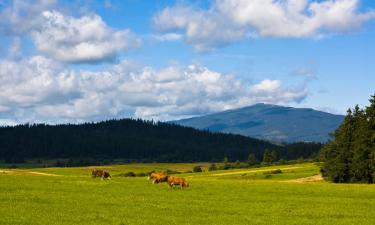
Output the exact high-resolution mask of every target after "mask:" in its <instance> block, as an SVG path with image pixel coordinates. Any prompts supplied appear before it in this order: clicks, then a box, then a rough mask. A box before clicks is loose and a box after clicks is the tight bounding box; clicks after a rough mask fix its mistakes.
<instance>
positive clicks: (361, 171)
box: [349, 105, 372, 183]
mask: <svg viewBox="0 0 375 225" xmlns="http://www.w3.org/2000/svg"><path fill="white" fill-rule="evenodd" d="M353 126H354V127H353V134H352V136H353V142H352V145H351V152H350V153H351V156H350V157H351V164H350V165H349V166H350V181H351V182H355V183H371V182H372V178H371V172H370V170H369V155H370V149H369V129H368V128H369V127H368V122H367V118H366V114H365V112H364V110H361V109H360V108H359V106H358V105H356V107H355V108H354V111H353Z"/></svg>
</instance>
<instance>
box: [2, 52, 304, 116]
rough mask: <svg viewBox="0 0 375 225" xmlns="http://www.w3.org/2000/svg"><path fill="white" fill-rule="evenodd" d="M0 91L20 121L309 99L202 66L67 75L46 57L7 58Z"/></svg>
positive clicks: (298, 91) (125, 67)
mask: <svg viewBox="0 0 375 225" xmlns="http://www.w3.org/2000/svg"><path fill="white" fill-rule="evenodd" d="M0 88H1V90H2V92H1V93H0V116H1V118H2V122H4V121H13V122H14V121H15V122H17V123H22V122H48V123H56V122H82V121H97V120H103V119H108V118H121V117H141V118H145V119H156V120H171V119H178V118H184V117H190V116H196V115H202V114H207V113H211V112H217V111H221V110H227V109H232V108H237V107H242V106H246V105H251V104H254V103H258V102H265V103H273V104H286V103H292V102H300V101H301V100H303V99H304V98H305V97H306V95H307V91H306V88H304V87H300V88H293V87H285V86H284V85H283V84H282V83H281V82H280V81H278V80H263V81H261V82H260V83H258V84H250V83H245V82H242V81H241V80H239V79H236V78H235V77H234V76H232V75H226V74H221V73H218V72H215V71H212V70H209V69H208V68H206V67H203V66H198V65H188V66H181V65H174V66H169V67H166V68H163V69H154V68H151V67H140V66H136V65H134V64H133V63H130V62H128V61H122V62H120V63H119V64H117V65H114V66H112V67H110V68H109V69H107V70H103V71H96V72H92V71H85V70H80V71H75V70H72V69H66V68H64V67H63V66H61V65H60V64H59V63H57V62H56V61H53V60H51V59H47V58H45V57H43V56H34V57H31V58H29V59H24V60H21V61H17V62H15V61H10V60H1V61H0ZM0 122H1V121H0Z"/></svg>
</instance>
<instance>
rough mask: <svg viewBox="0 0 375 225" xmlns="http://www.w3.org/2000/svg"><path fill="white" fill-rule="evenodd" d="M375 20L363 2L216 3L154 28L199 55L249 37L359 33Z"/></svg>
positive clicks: (181, 11)
mask: <svg viewBox="0 0 375 225" xmlns="http://www.w3.org/2000/svg"><path fill="white" fill-rule="evenodd" d="M373 18H375V12H374V11H367V12H360V11H359V0H323V1H317V0H251V1H249V0H216V1H215V2H214V3H213V4H212V5H211V7H210V8H209V9H208V10H203V9H197V8H193V7H191V6H186V5H177V6H173V7H167V8H165V9H163V10H162V11H160V12H159V13H157V14H156V15H155V16H154V18H153V22H154V24H155V27H156V29H157V30H158V31H159V32H162V33H163V32H170V31H178V32H180V33H181V34H183V35H184V37H185V39H186V41H187V42H188V43H189V44H192V45H193V46H194V48H195V50H197V51H207V50H211V49H213V48H216V47H218V46H221V45H226V44H229V43H231V42H234V41H238V40H241V39H244V38H248V37H254V36H261V37H281V38H301V37H309V38H310V37H313V38H315V37H320V36H322V35H325V34H327V33H328V34H329V33H347V32H353V31H357V30H359V29H360V28H361V26H362V24H363V23H364V22H366V21H368V20H371V19H373Z"/></svg>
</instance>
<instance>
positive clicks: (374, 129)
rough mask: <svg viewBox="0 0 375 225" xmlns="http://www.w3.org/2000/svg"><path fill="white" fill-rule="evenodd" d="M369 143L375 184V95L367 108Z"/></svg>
mask: <svg viewBox="0 0 375 225" xmlns="http://www.w3.org/2000/svg"><path fill="white" fill-rule="evenodd" d="M366 119H367V121H368V141H369V155H370V156H369V170H370V173H371V177H372V183H373V182H375V94H374V95H373V96H371V98H370V105H369V106H368V107H367V108H366Z"/></svg>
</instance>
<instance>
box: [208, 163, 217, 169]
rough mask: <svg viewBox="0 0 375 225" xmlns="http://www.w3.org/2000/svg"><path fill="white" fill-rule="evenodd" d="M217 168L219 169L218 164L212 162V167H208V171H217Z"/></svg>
mask: <svg viewBox="0 0 375 225" xmlns="http://www.w3.org/2000/svg"><path fill="white" fill-rule="evenodd" d="M215 170H217V166H216V164H215V163H212V164H211V165H210V167H208V171H215Z"/></svg>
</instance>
